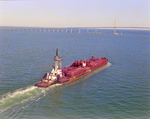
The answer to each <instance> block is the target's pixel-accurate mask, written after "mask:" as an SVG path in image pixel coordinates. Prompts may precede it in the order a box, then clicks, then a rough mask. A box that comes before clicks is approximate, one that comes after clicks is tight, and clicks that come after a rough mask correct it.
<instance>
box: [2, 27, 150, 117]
mask: <svg viewBox="0 0 150 119" xmlns="http://www.w3.org/2000/svg"><path fill="white" fill-rule="evenodd" d="M94 31H95V30H94V29H89V32H94ZM98 31H99V32H100V34H93V33H89V34H86V33H85V32H86V29H81V33H77V32H78V29H73V33H65V32H63V33H62V32H56V29H55V32H52V31H50V32H49V31H48V30H46V31H41V32H40V31H39V30H38V31H35V30H33V31H31V30H28V31H27V30H24V31H22V30H20V31H17V30H15V31H14V30H11V31H10V30H7V31H6V30H1V31H0V118H1V119H5V118H6V119H7V118H8V119H59V118H60V119H66V118H68V119H101V118H106V119H107V118H109V119H124V118H139V119H148V118H150V31H149V30H131V29H128V30H121V29H118V30H117V32H118V33H119V34H118V35H113V34H112V33H113V30H112V29H98ZM56 48H58V49H59V54H60V55H61V57H62V58H63V62H62V63H63V65H62V67H65V66H69V65H71V64H72V63H73V62H74V61H75V60H84V59H90V58H91V56H95V57H98V58H99V57H101V56H103V57H106V58H107V59H108V61H109V63H110V64H111V65H109V67H106V68H103V69H101V70H100V71H97V72H94V73H92V74H90V75H88V76H85V77H83V78H81V79H79V80H77V81H75V82H72V83H70V84H66V85H53V86H51V87H48V88H38V87H35V86H34V84H35V83H36V82H38V81H40V80H41V77H42V76H43V75H44V74H45V73H46V72H50V71H51V70H52V65H54V56H55V51H56Z"/></svg>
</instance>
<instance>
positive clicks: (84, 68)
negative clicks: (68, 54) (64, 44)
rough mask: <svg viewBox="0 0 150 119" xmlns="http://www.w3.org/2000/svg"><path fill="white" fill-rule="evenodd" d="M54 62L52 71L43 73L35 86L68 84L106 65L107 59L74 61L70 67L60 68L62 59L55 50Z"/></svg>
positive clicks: (44, 86) (45, 86) (93, 58)
mask: <svg viewBox="0 0 150 119" xmlns="http://www.w3.org/2000/svg"><path fill="white" fill-rule="evenodd" d="M54 60H55V66H53V69H52V71H51V72H50V73H49V72H47V73H45V75H44V76H43V77H42V79H41V81H40V82H38V83H36V84H35V86H37V87H43V88H47V87H49V86H51V85H54V84H68V83H70V82H72V81H75V80H77V79H79V78H81V77H83V76H85V75H87V74H89V73H92V72H93V71H96V70H98V69H100V68H102V67H104V66H106V65H107V64H108V59H107V58H105V57H101V58H95V57H94V56H92V58H91V59H89V60H80V61H77V60H76V61H75V62H73V63H72V65H70V66H68V67H64V68H61V66H62V60H63V59H62V58H61V57H60V56H59V55H58V49H56V56H55V57H54Z"/></svg>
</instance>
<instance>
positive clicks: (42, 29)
mask: <svg viewBox="0 0 150 119" xmlns="http://www.w3.org/2000/svg"><path fill="white" fill-rule="evenodd" d="M82 29H84V30H85V29H86V32H85V33H95V34H99V33H100V32H98V30H99V29H114V33H113V34H117V33H116V29H136V30H150V27H116V26H114V27H62V28H58V27H0V31H40V32H65V33H73V31H76V32H77V33H81V30H82ZM91 29H92V31H93V32H89V30H91Z"/></svg>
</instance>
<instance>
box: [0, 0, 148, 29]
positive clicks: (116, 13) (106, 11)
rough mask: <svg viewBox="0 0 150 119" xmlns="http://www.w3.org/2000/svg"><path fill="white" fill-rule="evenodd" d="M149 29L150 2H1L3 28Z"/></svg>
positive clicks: (78, 0)
mask: <svg viewBox="0 0 150 119" xmlns="http://www.w3.org/2000/svg"><path fill="white" fill-rule="evenodd" d="M115 18H116V21H117V22H116V26H126V27H128V26H132V27H134V26H141V27H150V0H14V1H12V0H1V1H0V26H27V27H78V26H80V27H88V26H91V27H101V26H113V25H114V19H115Z"/></svg>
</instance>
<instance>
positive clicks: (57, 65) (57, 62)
mask: <svg viewBox="0 0 150 119" xmlns="http://www.w3.org/2000/svg"><path fill="white" fill-rule="evenodd" d="M54 60H55V69H54V70H55V72H57V70H58V69H59V68H61V64H62V60H63V59H62V58H61V57H60V56H59V55H58V49H56V56H55V57H54Z"/></svg>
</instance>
